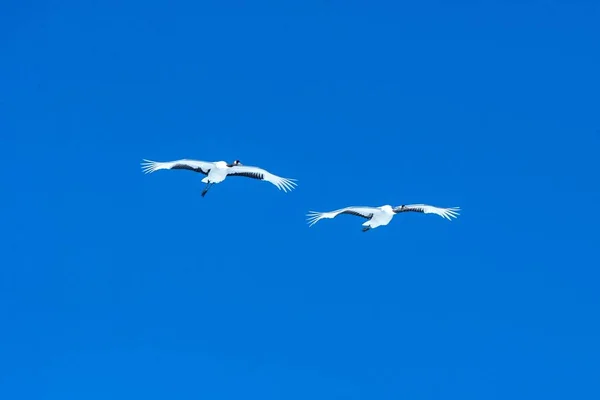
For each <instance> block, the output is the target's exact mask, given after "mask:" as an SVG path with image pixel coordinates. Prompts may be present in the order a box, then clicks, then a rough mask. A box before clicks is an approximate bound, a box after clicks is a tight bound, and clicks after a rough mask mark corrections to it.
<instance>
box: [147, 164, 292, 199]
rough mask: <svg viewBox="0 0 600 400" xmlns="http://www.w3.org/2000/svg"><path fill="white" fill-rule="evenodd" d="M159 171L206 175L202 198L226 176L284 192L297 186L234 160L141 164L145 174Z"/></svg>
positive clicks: (288, 180)
mask: <svg viewBox="0 0 600 400" xmlns="http://www.w3.org/2000/svg"><path fill="white" fill-rule="evenodd" d="M159 169H187V170H189V171H194V172H199V173H201V174H203V175H206V176H205V177H204V178H202V182H204V183H206V187H205V188H204V190H203V191H202V197H204V196H205V195H206V193H207V192H208V189H210V188H211V187H212V185H214V184H215V183H220V182H223V181H224V180H225V178H227V177H228V176H245V177H247V178H253V179H258V180H263V181H267V182H270V183H272V184H273V185H275V186H277V188H278V189H279V190H283V191H284V192H288V191H291V190H292V189H293V188H294V186H297V184H296V182H295V181H296V179H288V178H282V177H280V176H277V175H273V174H272V173H270V172H269V171H267V170H264V169H262V168H258V167H251V166H245V165H242V163H240V160H235V161H234V162H233V163H231V164H228V163H226V162H225V161H215V162H210V161H199V160H188V159H181V160H175V161H166V162H158V161H152V160H146V159H144V160H143V162H142V170H143V171H144V173H146V174H148V173H151V172H154V171H158V170H159Z"/></svg>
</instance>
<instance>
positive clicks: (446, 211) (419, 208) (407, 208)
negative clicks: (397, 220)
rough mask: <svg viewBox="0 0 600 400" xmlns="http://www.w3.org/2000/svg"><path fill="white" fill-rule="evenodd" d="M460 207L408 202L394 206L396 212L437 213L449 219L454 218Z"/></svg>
mask: <svg viewBox="0 0 600 400" xmlns="http://www.w3.org/2000/svg"><path fill="white" fill-rule="evenodd" d="M459 210H460V207H450V208H441V207H434V206H429V205H427V204H409V205H403V206H398V207H396V208H394V212H395V213H396V214H398V213H402V212H420V213H423V214H437V215H439V216H440V217H442V218H446V219H447V220H450V217H452V218H456V216H457V215H459V213H458V211H459Z"/></svg>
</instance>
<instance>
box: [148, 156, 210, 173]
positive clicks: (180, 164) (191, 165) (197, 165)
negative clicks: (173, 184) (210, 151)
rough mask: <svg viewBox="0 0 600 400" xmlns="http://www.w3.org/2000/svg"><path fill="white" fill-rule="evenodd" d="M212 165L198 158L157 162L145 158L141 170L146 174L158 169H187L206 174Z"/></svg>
mask: <svg viewBox="0 0 600 400" xmlns="http://www.w3.org/2000/svg"><path fill="white" fill-rule="evenodd" d="M212 167H213V163H211V162H206V161H198V160H187V159H182V160H175V161H167V162H158V161H152V160H146V159H144V161H143V162H142V170H143V171H144V173H146V174H148V173H151V172H154V171H158V170H159V169H187V170H190V171H194V172H200V173H201V174H204V175H207V174H208V172H209V171H210V170H211V168H212Z"/></svg>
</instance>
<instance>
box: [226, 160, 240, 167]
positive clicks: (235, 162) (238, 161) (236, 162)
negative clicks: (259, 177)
mask: <svg viewBox="0 0 600 400" xmlns="http://www.w3.org/2000/svg"><path fill="white" fill-rule="evenodd" d="M236 165H242V163H241V162H240V160H235V161H234V162H232V163H231V164H227V166H228V167H230V168H231V167H235V166H236Z"/></svg>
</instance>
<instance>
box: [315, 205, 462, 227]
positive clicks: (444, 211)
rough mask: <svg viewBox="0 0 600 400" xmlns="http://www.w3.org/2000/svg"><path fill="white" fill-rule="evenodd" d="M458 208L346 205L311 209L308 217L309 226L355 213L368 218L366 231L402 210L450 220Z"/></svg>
mask: <svg viewBox="0 0 600 400" xmlns="http://www.w3.org/2000/svg"><path fill="white" fill-rule="evenodd" d="M458 210H460V208H459V207H452V208H440V207H434V206H429V205H427V204H409V205H402V206H398V207H394V208H392V206H390V205H385V206H381V207H346V208H340V209H339V210H334V211H329V212H317V211H309V213H308V214H307V217H308V224H309V226H313V225H314V224H316V223H317V222H318V221H320V220H322V219H325V218H327V219H331V218H335V217H337V216H338V215H341V214H350V215H355V216H357V217H362V218H365V219H367V221H366V222H365V223H363V224H362V225H363V226H364V228H363V229H362V231H363V232H366V231H368V230H369V229H373V228H377V227H378V226H385V225H387V224H389V223H390V221H391V220H392V218H394V215H396V214H399V213H402V212H420V213H424V214H437V215H439V216H441V217H443V218H446V219H448V220H450V217H453V218H456V216H457V215H458Z"/></svg>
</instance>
